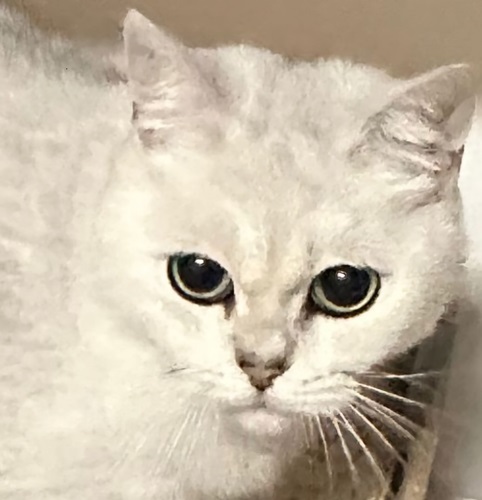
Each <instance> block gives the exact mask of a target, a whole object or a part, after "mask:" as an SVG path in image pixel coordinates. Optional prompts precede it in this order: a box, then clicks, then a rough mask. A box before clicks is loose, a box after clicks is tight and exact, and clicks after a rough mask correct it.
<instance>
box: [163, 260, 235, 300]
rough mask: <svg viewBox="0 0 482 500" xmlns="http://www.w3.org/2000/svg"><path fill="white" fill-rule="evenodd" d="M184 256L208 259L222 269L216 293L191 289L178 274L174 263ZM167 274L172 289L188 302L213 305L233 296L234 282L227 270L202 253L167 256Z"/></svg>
mask: <svg viewBox="0 0 482 500" xmlns="http://www.w3.org/2000/svg"><path fill="white" fill-rule="evenodd" d="M183 257H184V258H185V257H192V258H195V259H202V260H204V261H209V262H210V263H213V264H214V265H215V266H217V267H219V268H220V269H221V270H222V271H224V276H223V278H222V281H221V282H220V284H219V285H218V286H217V287H216V289H215V291H216V290H220V291H219V292H218V293H214V292H196V291H194V290H191V289H190V288H189V287H188V286H187V285H186V284H185V283H183V280H182V278H181V276H180V274H179V269H178V266H177V265H175V264H177V263H178V262H179V259H181V258H183ZM167 276H168V279H169V282H170V284H171V287H172V289H173V290H174V291H175V292H176V293H177V294H178V295H179V296H180V297H181V298H183V299H185V300H186V301H188V302H192V303H194V304H197V305H201V306H213V305H219V304H223V303H228V302H230V301H231V299H232V298H233V297H234V284H233V280H232V279H231V277H230V275H229V273H228V271H227V270H226V268H224V267H223V266H222V265H221V264H219V262H217V261H215V260H213V259H211V258H210V257H208V256H207V255H203V254H200V253H197V252H177V253H174V254H171V255H169V256H167Z"/></svg>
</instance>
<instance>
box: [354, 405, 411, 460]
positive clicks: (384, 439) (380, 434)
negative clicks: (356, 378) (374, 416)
mask: <svg viewBox="0 0 482 500" xmlns="http://www.w3.org/2000/svg"><path fill="white" fill-rule="evenodd" d="M350 408H351V410H352V411H353V412H354V413H356V414H357V415H358V416H359V417H360V418H361V419H362V420H363V422H364V423H365V424H366V425H367V427H368V428H369V429H371V430H372V432H373V433H374V434H375V435H376V436H377V437H378V438H379V439H380V441H382V443H383V444H384V445H385V446H386V447H387V448H388V449H389V450H390V451H391V453H393V455H394V456H395V457H396V459H397V460H398V461H399V462H400V463H401V464H403V465H404V466H406V460H405V459H404V458H403V457H402V455H400V453H399V452H398V451H397V450H396V449H395V447H394V446H393V444H392V443H391V442H390V441H389V440H388V439H387V437H386V436H385V435H384V434H383V432H382V431H381V430H380V429H379V428H378V427H377V426H376V425H375V424H373V422H371V421H370V420H369V419H368V418H367V417H366V416H365V415H364V414H363V413H362V412H361V411H360V410H358V408H357V407H356V406H355V405H350Z"/></svg>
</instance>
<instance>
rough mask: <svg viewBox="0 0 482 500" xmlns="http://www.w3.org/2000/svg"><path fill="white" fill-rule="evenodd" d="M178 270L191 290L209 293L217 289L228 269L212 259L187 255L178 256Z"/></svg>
mask: <svg viewBox="0 0 482 500" xmlns="http://www.w3.org/2000/svg"><path fill="white" fill-rule="evenodd" d="M177 272H178V274H179V277H180V279H181V281H182V282H183V284H184V285H185V286H186V287H187V288H189V290H192V291H193V292H196V293H207V292H212V291H213V290H216V288H217V287H218V286H219V285H220V284H221V283H222V281H223V278H224V275H225V272H226V271H225V270H224V269H223V268H222V267H221V266H220V265H219V264H217V263H216V262H214V261H212V260H209V259H206V258H203V257H199V256H196V255H186V256H182V257H179V258H178V261H177Z"/></svg>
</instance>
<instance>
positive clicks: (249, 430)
mask: <svg viewBox="0 0 482 500" xmlns="http://www.w3.org/2000/svg"><path fill="white" fill-rule="evenodd" d="M228 425H229V426H230V427H231V428H232V429H233V430H234V431H236V432H238V433H242V434H244V435H246V436H247V437H253V438H256V439H268V440H272V439H279V438H282V437H283V436H286V435H287V434H289V433H290V430H291V429H292V426H293V419H292V418H290V417H289V416H288V415H286V414H282V413H279V412H277V411H273V410H271V409H268V408H266V407H247V408H244V409H238V410H236V411H234V412H232V413H231V414H230V415H229V423H228Z"/></svg>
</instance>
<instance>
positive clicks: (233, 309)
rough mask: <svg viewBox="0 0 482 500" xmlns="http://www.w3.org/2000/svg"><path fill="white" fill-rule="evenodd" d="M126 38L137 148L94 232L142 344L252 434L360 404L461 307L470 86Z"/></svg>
mask: <svg viewBox="0 0 482 500" xmlns="http://www.w3.org/2000/svg"><path fill="white" fill-rule="evenodd" d="M124 38H125V44H126V55H127V76H128V79H129V85H130V89H131V93H132V95H133V100H134V115H133V117H134V121H133V123H134V127H135V129H136V132H137V134H136V135H135V137H134V138H133V140H132V141H129V142H128V143H127V144H126V145H125V148H124V149H123V150H122V151H120V152H118V157H117V159H116V169H115V170H116V173H115V180H113V182H112V183H111V186H110V189H109V192H108V194H107V197H106V202H105V207H104V210H103V213H102V216H101V217H100V223H99V228H100V232H101V233H102V235H103V236H102V238H103V242H104V243H103V244H104V258H105V263H104V264H105V265H104V266H103V268H104V274H105V279H107V280H108V279H111V280H112V283H114V284H115V285H114V286H112V287H110V288H109V289H110V290H113V291H112V295H113V301H114V303H115V307H117V310H118V311H122V313H120V312H119V314H122V315H123V316H125V317H126V318H127V317H128V318H129V321H128V322H129V324H131V323H133V324H135V325H137V326H136V329H135V335H133V334H132V332H131V333H129V338H130V339H131V340H132V338H134V337H135V342H140V343H142V342H144V343H145V346H144V347H143V348H145V349H146V350H150V352H151V353H152V359H153V360H154V359H155V361H153V365H152V367H150V368H149V369H151V368H152V370H153V371H155V372H160V373H163V374H171V375H172V376H173V377H176V380H178V381H180V380H182V381H183V383H182V385H183V387H185V388H187V391H188V393H189V394H191V396H192V397H194V396H193V395H198V396H199V395H200V396H202V398H208V399H209V400H210V401H212V402H213V403H215V404H217V405H219V406H220V407H221V408H224V409H226V410H227V411H240V412H245V413H246V412H248V417H247V420H246V422H256V425H258V426H259V418H260V415H262V416H263V418H265V417H266V418H267V420H268V423H269V422H272V421H273V420H272V419H274V418H275V417H274V415H276V418H284V417H283V416H288V418H289V416H291V415H293V414H308V415H319V414H326V415H329V414H334V413H336V412H337V411H339V410H342V409H343V408H345V407H346V406H347V405H350V404H353V403H354V402H356V401H358V399H357V397H358V396H357V394H358V389H359V382H358V381H357V376H358V375H359V374H363V373H365V372H367V371H370V370H372V369H373V368H374V367H375V366H376V365H380V364H382V363H384V362H385V361H387V360H389V359H391V358H392V357H394V356H396V355H398V354H400V353H403V352H405V351H406V350H408V349H409V348H410V347H412V346H413V345H415V344H417V343H418V342H420V341H421V340H422V339H424V338H426V337H427V336H429V335H430V334H432V333H433V332H434V330H435V327H436V325H437V322H438V321H439V320H440V318H441V317H442V316H443V315H444V312H445V310H446V307H447V305H449V304H450V303H451V302H452V301H454V300H455V299H456V298H457V295H458V292H459V285H460V283H461V279H462V268H461V264H460V262H461V258H462V256H463V251H464V250H463V246H464V245H463V231H462V228H461V224H460V207H459V202H458V195H457V188H456V181H457V169H458V165H459V162H460V154H459V149H460V146H461V143H462V141H463V135H464V132H465V128H466V124H467V123H468V119H469V118H470V114H471V109H469V108H466V107H464V105H463V106H459V105H460V104H461V103H463V102H464V100H465V98H466V97H468V95H469V94H468V83H467V79H466V72H465V69H464V68H461V67H451V68H443V69H441V70H436V71H434V72H432V73H429V74H428V75H424V76H422V77H419V78H417V79H414V80H410V81H408V82H407V81H403V82H400V81H395V80H392V79H390V78H389V77H387V76H385V75H383V74H381V73H380V72H378V71H375V70H372V69H369V68H365V67H353V66H350V65H348V64H345V63H341V62H339V61H332V62H317V63H313V64H307V63H299V64H291V63H287V62H285V61H284V60H282V59H281V58H280V57H278V56H275V55H273V54H271V53H268V52H265V51H262V50H258V49H253V48H246V47H238V48H223V49H218V50H213V51H203V50H199V51H192V50H190V49H186V48H185V47H184V46H182V45H180V44H179V43H178V42H177V41H175V40H173V39H172V38H170V37H168V36H167V35H165V34H163V33H162V32H160V31H159V30H158V29H157V28H156V27H154V26H153V25H152V24H151V23H149V21H147V20H145V19H144V18H142V17H141V16H140V15H139V14H138V13H135V12H131V13H130V14H129V15H128V18H127V20H126V25H125V30H124ZM126 321H127V320H126ZM247 425H248V424H247Z"/></svg>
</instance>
